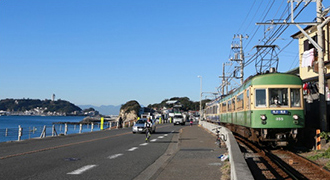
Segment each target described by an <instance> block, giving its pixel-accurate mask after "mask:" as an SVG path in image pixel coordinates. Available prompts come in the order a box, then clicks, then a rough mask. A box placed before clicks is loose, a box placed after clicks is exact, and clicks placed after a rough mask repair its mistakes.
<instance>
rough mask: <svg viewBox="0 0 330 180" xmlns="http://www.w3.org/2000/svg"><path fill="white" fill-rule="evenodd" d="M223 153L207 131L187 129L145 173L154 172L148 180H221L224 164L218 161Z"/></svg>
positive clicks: (194, 128) (195, 127)
mask: <svg viewBox="0 0 330 180" xmlns="http://www.w3.org/2000/svg"><path fill="white" fill-rule="evenodd" d="M176 142H178V143H176ZM171 146H172V147H171ZM226 152H227V150H226V149H225V148H219V147H218V146H217V145H216V144H215V136H213V135H212V134H211V133H209V132H208V131H207V130H205V129H203V128H202V127H199V126H198V125H193V126H191V127H190V126H186V127H184V128H183V129H182V130H181V131H180V133H178V134H177V135H175V136H174V137H173V139H172V143H171V144H170V146H169V148H168V150H167V151H166V152H165V154H164V155H163V156H162V157H160V158H159V159H158V160H157V161H156V162H155V164H154V166H153V167H154V169H152V167H150V169H148V170H147V171H148V172H151V171H154V173H153V175H152V177H150V179H156V180H167V179H178V180H179V179H180V180H182V179H189V180H191V179H220V178H221V169H220V168H221V166H222V165H223V162H222V161H221V160H220V159H219V158H218V157H219V156H220V155H222V154H224V153H226ZM166 156H167V157H166ZM156 164H158V167H157V165H156ZM156 169H157V170H156ZM146 177H147V176H144V178H146ZM139 178H142V176H140V177H139ZM139 178H137V179H139ZM148 179H149V178H148Z"/></svg>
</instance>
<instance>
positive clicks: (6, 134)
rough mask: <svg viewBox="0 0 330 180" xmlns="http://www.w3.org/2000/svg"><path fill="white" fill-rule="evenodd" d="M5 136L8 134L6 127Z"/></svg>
mask: <svg viewBox="0 0 330 180" xmlns="http://www.w3.org/2000/svg"><path fill="white" fill-rule="evenodd" d="M5 136H6V137H7V136H8V128H6V133H5Z"/></svg>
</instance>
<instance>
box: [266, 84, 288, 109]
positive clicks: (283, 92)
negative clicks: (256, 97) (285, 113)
mask: <svg viewBox="0 0 330 180" xmlns="http://www.w3.org/2000/svg"><path fill="white" fill-rule="evenodd" d="M268 94H269V106H270V107H276V106H287V105H288V89H287V88H269V89H268Z"/></svg>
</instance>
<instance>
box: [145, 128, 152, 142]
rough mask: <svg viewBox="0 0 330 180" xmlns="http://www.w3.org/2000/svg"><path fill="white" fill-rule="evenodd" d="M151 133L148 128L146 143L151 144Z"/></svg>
mask: <svg viewBox="0 0 330 180" xmlns="http://www.w3.org/2000/svg"><path fill="white" fill-rule="evenodd" d="M150 137H151V132H150V128H146V142H150Z"/></svg>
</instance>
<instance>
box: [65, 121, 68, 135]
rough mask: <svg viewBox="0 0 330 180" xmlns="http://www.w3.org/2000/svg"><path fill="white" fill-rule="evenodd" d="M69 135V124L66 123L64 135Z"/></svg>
mask: <svg viewBox="0 0 330 180" xmlns="http://www.w3.org/2000/svg"><path fill="white" fill-rule="evenodd" d="M67 134H68V124H67V123H65V125H64V135H67Z"/></svg>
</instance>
